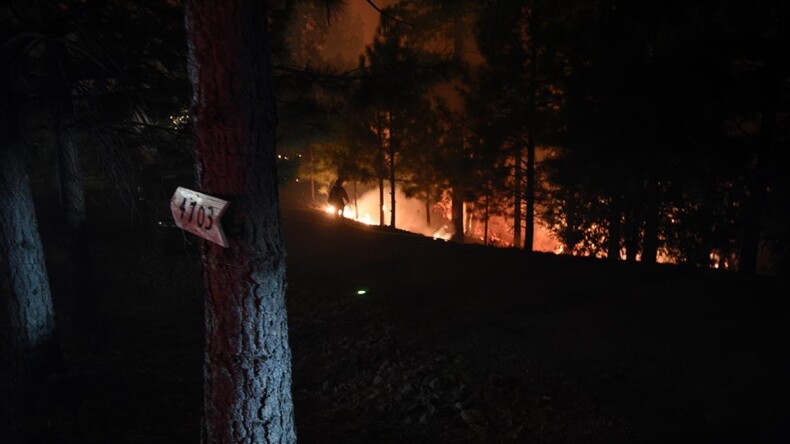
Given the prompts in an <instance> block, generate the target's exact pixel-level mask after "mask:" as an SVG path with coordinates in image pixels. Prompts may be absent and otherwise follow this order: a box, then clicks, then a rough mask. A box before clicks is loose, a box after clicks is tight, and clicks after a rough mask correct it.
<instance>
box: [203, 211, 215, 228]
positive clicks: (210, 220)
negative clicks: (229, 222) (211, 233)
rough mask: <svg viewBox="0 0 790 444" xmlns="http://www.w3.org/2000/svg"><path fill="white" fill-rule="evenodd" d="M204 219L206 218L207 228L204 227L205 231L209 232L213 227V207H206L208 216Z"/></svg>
mask: <svg viewBox="0 0 790 444" xmlns="http://www.w3.org/2000/svg"><path fill="white" fill-rule="evenodd" d="M206 217H207V218H208V226H206V227H205V229H206V230H210V229H211V227H213V226H214V207H208V214H207V215H206Z"/></svg>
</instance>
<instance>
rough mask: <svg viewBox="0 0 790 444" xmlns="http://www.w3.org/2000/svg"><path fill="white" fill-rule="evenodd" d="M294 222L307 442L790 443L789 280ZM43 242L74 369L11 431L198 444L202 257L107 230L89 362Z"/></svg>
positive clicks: (96, 237)
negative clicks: (533, 252)
mask: <svg viewBox="0 0 790 444" xmlns="http://www.w3.org/2000/svg"><path fill="white" fill-rule="evenodd" d="M283 219H284V230H285V235H286V240H287V248H288V254H289V262H288V281H289V289H288V307H289V325H290V332H289V334H290V342H291V347H292V352H293V373H294V381H293V393H294V400H295V407H296V420H297V433H298V436H299V440H300V442H302V443H417V442H425V443H489V442H490V443H509V442H546V443H555V442H557V443H565V442H579V443H587V442H606V443H609V442H677V441H687V440H694V441H698V442H776V443H779V442H790V420H788V413H789V412H790V408H789V407H788V385H790V383H789V382H788V375H790V354H788V352H787V350H788V349H789V348H788V345H789V344H788V342H789V341H788V339H790V323H788V320H789V319H788V318H790V315H788V311H787V307H788V304H787V303H786V302H785V301H784V299H785V298H786V295H785V294H784V293H785V292H786V289H787V287H786V281H784V280H781V279H779V278H769V277H760V278H754V277H752V278H747V277H741V276H737V275H733V274H729V273H722V272H712V271H694V270H684V269H680V268H676V267H668V266H661V267H655V268H650V269H648V268H644V267H640V266H634V265H633V264H622V263H621V264H609V263H606V262H604V261H596V260H584V259H579V258H570V257H558V256H553V255H535V256H534V257H528V256H527V255H525V254H523V253H522V252H518V251H513V250H502V249H489V248H484V247H480V246H475V245H456V244H452V243H445V242H441V241H434V240H431V239H428V238H424V237H419V236H413V235H409V234H407V233H402V232H394V231H391V230H379V229H376V228H369V227H363V226H357V225H356V224H353V223H345V222H344V223H332V221H329V220H327V219H326V218H325V217H324V215H322V214H318V213H313V212H310V211H305V210H294V209H286V210H285V211H284V215H283ZM44 225H45V226H44V227H43V228H44V232H45V236H44V239H45V246H46V252H47V260H48V267H49V271H50V275H51V280H52V285H53V292H54V294H55V298H56V309H57V311H58V321H59V322H60V329H61V341H62V344H63V349H64V353H65V355H66V359H67V363H68V369H69V370H68V373H67V374H66V375H61V376H58V377H53V378H50V379H49V380H48V381H47V382H46V384H44V385H40V386H36V387H32V388H17V389H16V390H14V391H11V392H7V394H8V396H10V397H11V399H10V400H11V402H10V404H11V405H12V406H13V408H12V409H7V411H6V412H5V416H6V417H5V418H3V421H2V422H1V423H0V425H2V426H4V427H10V428H11V429H12V434H13V435H15V436H16V437H18V438H19V442H26V443H27V442H30V443H39V442H41V443H182V442H183V443H190V442H191V443H195V442H199V439H200V437H199V430H200V409H201V399H202V398H201V396H202V395H201V390H202V387H201V384H202V382H201V381H202V355H201V354H202V342H203V326H202V321H203V319H202V316H203V314H202V295H201V278H200V274H199V257H198V255H197V249H196V248H195V247H194V245H189V244H188V243H185V242H184V240H183V239H186V238H182V236H181V234H180V232H171V233H169V235H168V236H167V237H166V238H156V237H152V236H151V235H150V233H137V234H133V233H129V232H125V231H123V230H114V229H96V230H94V231H93V238H92V240H91V254H92V260H93V263H94V267H95V268H94V273H93V278H94V285H95V289H96V294H97V295H98V298H97V299H98V310H99V318H100V323H99V339H100V340H99V344H98V345H99V351H98V352H90V351H89V350H87V349H86V347H85V346H84V344H83V342H82V341H81V340H80V339H79V335H78V334H77V328H76V326H75V325H74V323H73V322H71V320H70V309H69V307H68V303H67V301H64V300H62V298H60V297H59V295H62V294H63V293H64V291H65V287H66V286H67V285H68V276H67V274H66V272H65V271H64V270H65V269H66V268H65V262H66V260H67V259H66V256H65V253H64V250H63V248H62V245H61V244H60V243H59V240H58V237H57V236H56V234H54V233H51V232H50V233H49V234H47V233H48V231H47V227H46V222H45V224H44ZM185 236H189V235H185ZM358 289H366V290H367V291H368V292H367V294H365V295H363V296H359V295H357V294H356V291H357V290H358ZM6 436H7V435H6Z"/></svg>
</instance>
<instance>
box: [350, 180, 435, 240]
mask: <svg viewBox="0 0 790 444" xmlns="http://www.w3.org/2000/svg"><path fill="white" fill-rule="evenodd" d="M390 199H391V196H390V188H389V187H385V188H384V224H385V225H387V226H389V224H390V221H391V220H392V208H391V201H390ZM427 211H428V209H427V208H426V205H425V202H424V201H422V200H420V199H414V198H410V197H406V195H405V194H404V193H403V191H401V190H400V189H399V188H398V187H395V228H398V229H401V230H405V231H411V232H413V233H419V234H423V235H425V236H433V235H434V233H436V231H437V230H440V229H441V228H442V227H443V226H444V225H449V221H447V220H445V219H444V218H443V217H442V215H441V213H440V212H438V211H435V210H431V224H428V216H427ZM346 215H347V216H348V217H350V218H352V219H358V220H360V221H363V222H366V223H372V224H374V225H378V224H379V190H378V189H377V188H376V189H372V190H368V191H365V192H364V193H363V194H362V195H361V196H360V197H357V206H356V207H354V198H353V196H352V201H351V203H350V205H349V206H348V207H346Z"/></svg>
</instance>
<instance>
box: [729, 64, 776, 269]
mask: <svg viewBox="0 0 790 444" xmlns="http://www.w3.org/2000/svg"><path fill="white" fill-rule="evenodd" d="M774 63H775V62H769V63H768V66H767V67H766V68H765V69H766V71H767V73H766V79H765V82H764V91H763V97H762V110H761V111H762V117H761V121H760V134H759V136H758V138H757V153H756V155H755V167H754V171H752V174H751V177H750V180H749V196H748V198H747V201H746V208H745V212H746V213H745V220H744V224H743V234H742V238H741V251H740V258H739V261H738V271H739V272H741V273H746V274H754V273H756V272H757V259H758V256H759V253H760V240H761V237H762V229H763V212H764V210H765V201H766V196H767V193H766V187H767V183H766V182H767V181H766V177H765V176H766V175H767V169H768V168H769V159H768V156H769V153H770V152H771V148H772V145H773V139H774V133H775V131H776V116H777V112H778V108H779V103H778V100H779V97H781V94H780V93H779V91H780V89H781V88H780V86H779V85H781V82H782V77H781V76H780V75H779V73H778V72H777V70H776V69H775V67H774V66H773V64H774Z"/></svg>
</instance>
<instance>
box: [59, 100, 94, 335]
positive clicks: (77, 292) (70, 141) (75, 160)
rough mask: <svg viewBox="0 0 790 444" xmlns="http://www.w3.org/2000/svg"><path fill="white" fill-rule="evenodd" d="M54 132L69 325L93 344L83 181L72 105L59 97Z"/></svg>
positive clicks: (91, 278) (91, 301) (92, 312)
mask: <svg viewBox="0 0 790 444" xmlns="http://www.w3.org/2000/svg"><path fill="white" fill-rule="evenodd" d="M54 115H55V127H56V131H57V158H58V162H57V164H58V178H59V179H60V192H61V205H62V206H63V208H62V214H63V219H64V221H65V228H66V238H67V244H68V252H69V259H70V260H69V264H68V268H69V273H68V278H67V279H68V281H69V282H68V296H69V297H68V300H69V304H70V308H71V311H72V313H73V316H72V318H73V324H74V326H75V327H76V331H78V332H80V333H81V334H82V335H83V336H84V340H85V341H86V342H89V343H95V341H96V340H98V339H99V336H98V334H97V324H98V315H97V312H96V299H95V295H94V291H93V277H92V273H91V271H92V264H91V258H90V238H89V236H88V230H87V226H86V223H87V213H86V210H85V180H84V176H83V174H82V165H81V161H80V151H79V146H78V145H77V142H76V137H75V134H76V131H75V128H74V112H73V105H72V103H71V100H70V98H69V99H65V98H64V99H62V100H61V101H60V103H58V104H56V105H55V106H54Z"/></svg>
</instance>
